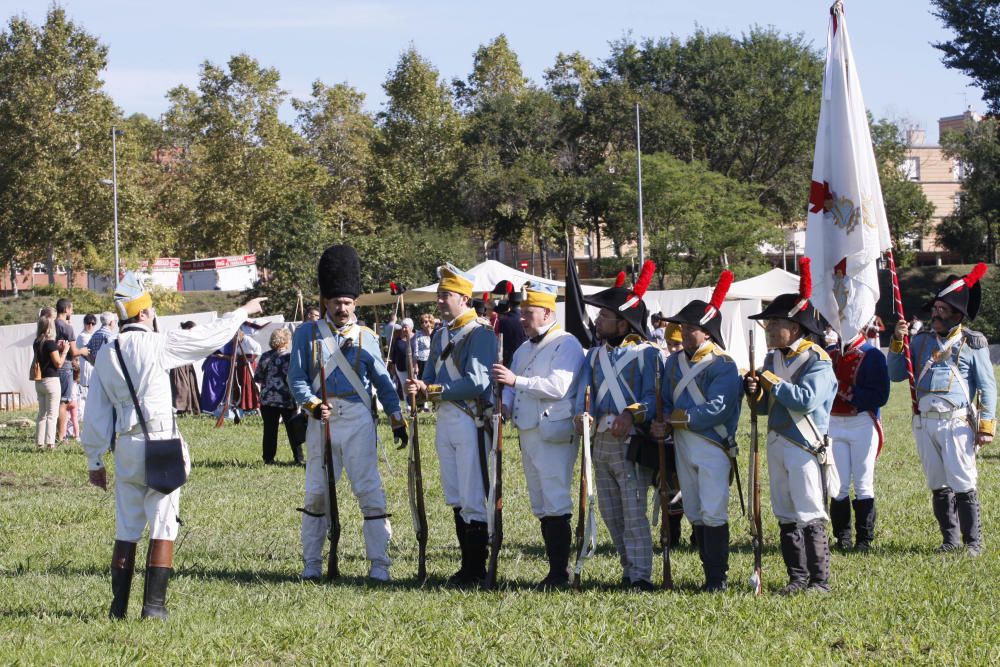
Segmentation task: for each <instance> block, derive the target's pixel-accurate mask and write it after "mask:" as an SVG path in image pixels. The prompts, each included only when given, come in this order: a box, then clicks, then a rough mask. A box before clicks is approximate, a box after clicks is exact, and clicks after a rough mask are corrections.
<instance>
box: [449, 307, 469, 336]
mask: <svg viewBox="0 0 1000 667" xmlns="http://www.w3.org/2000/svg"><path fill="white" fill-rule="evenodd" d="M474 319H476V311H475V310H473V309H472V308H470V309H468V310H467V311H465V312H464V313H462V314H461V315H459V316H458V317H456V318H455V319H453V320H452V321H451V323H450V324H448V331H455V330H456V329H461V328H462V327H464V326H465V325H466V324H468V323H469V322H471V321H472V320H474Z"/></svg>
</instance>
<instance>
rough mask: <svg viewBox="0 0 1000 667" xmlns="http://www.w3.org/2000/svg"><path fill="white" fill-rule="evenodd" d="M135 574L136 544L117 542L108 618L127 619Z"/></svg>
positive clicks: (113, 557)
mask: <svg viewBox="0 0 1000 667" xmlns="http://www.w3.org/2000/svg"><path fill="white" fill-rule="evenodd" d="M134 573H135V542H124V541H122V540H115V549H114V552H112V554H111V594H112V596H113V597H112V600H111V609H110V610H108V618H111V619H121V618H125V614H126V612H127V611H128V599H129V593H131V592H132V575H133V574H134Z"/></svg>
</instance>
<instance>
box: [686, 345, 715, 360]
mask: <svg viewBox="0 0 1000 667" xmlns="http://www.w3.org/2000/svg"><path fill="white" fill-rule="evenodd" d="M714 352H715V343H714V342H712V341H710V340H707V341H705V343H704V344H703V345H702V346H701V347H699V348H698V349H697V350H695V353H694V356H693V357H691V363H693V364H696V363H698V362H699V361H701V360H702V359H704V358H705V357H707V356H708V355H710V354H713V353H714Z"/></svg>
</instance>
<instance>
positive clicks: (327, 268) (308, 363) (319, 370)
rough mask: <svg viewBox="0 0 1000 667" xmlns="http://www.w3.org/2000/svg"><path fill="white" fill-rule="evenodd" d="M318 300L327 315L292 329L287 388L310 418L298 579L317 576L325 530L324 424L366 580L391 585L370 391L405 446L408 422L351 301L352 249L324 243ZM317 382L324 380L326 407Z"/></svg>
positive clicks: (356, 275) (355, 290)
mask: <svg viewBox="0 0 1000 667" xmlns="http://www.w3.org/2000/svg"><path fill="white" fill-rule="evenodd" d="M318 273H319V291H320V303H321V305H322V307H323V310H324V312H325V316H323V317H321V319H319V320H318V321H305V322H303V323H302V324H301V325H300V326H299V328H298V329H296V330H295V336H294V338H293V339H292V352H291V357H292V358H291V360H290V361H289V365H288V386H289V387H290V388H291V390H292V395H293V396H294V397H295V401H296V402H297V403H299V404H300V405H302V407H303V408H305V409H306V411H307V412H309V414H310V415H311V416H312V419H310V420H309V425H308V427H307V430H306V449H307V453H306V493H305V504H304V507H303V509H302V528H301V538H302V560H303V562H304V564H305V567H304V569H303V571H302V578H303V579H309V580H315V579H319V577H320V575H321V574H322V567H323V542H324V540H325V538H326V532H327V521H328V518H327V515H326V502H327V500H326V493H327V471H326V469H325V466H324V463H323V428H322V422H323V421H325V420H330V424H331V426H332V428H331V429H330V446H331V450H332V453H333V467H334V475H335V478H339V477H340V472H341V469H343V470H345V471H346V472H347V477H348V479H350V480H351V491H352V492H353V493H354V496H355V497H356V498H357V499H358V505H359V506H360V507H361V514H362V516H363V517H364V526H363V528H362V530H363V533H364V537H365V555H366V557H367V559H368V560H369V561H371V568H370V569H369V572H368V576H369V578H371V579H372V580H374V581H388V580H389V565H390V563H391V561H390V560H389V555H388V553H387V549H388V546H389V538H390V537H391V536H392V527H391V526H390V525H389V515H388V514H387V513H386V501H385V490H384V489H383V487H382V478H381V476H380V475H379V471H378V455H377V451H376V446H375V438H376V436H375V422H374V420H373V418H372V414H373V413H372V401H373V398H372V389H373V388H374V390H375V392H377V394H378V400H379V401H380V402H381V403H382V407H383V408H384V409H385V411H386V413H388V414H389V415H390V416H391V422H392V432H393V435H394V436H395V438H396V440H398V441H402V442H403V443H404V444H405V443H406V442H408V437H407V434H406V423H405V421H404V420H403V416H402V413H401V412H400V407H399V398H398V397H397V396H396V388H395V385H394V384H393V381H392V376H391V375H389V371H388V369H387V368H386V366H385V363H384V362H383V361H382V354H381V350H380V348H379V340H378V335H377V334H376V333H375V332H374V331H372V330H371V329H367V328H365V327H362V326H359V325H358V323H357V319H356V318H355V316H354V308H355V306H356V302H355V299H357V298H358V295H359V294H360V293H361V263H360V261H359V260H358V255H357V253H356V252H355V251H354V248H352V247H350V246H346V245H334V246H330V247H329V248H327V249H326V251H324V252H323V256H322V257H321V258H320V260H319V270H318ZM320 382H325V383H326V395H327V401H326V402H325V403H324V402H323V400H322V398H321V396H322V395H323V390H322V386H321V385H320Z"/></svg>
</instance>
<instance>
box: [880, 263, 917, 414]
mask: <svg viewBox="0 0 1000 667" xmlns="http://www.w3.org/2000/svg"><path fill="white" fill-rule="evenodd" d="M885 256H886V259H888V260H889V273H891V274H892V298H893V299H895V301H896V312H897V313H898V314H899V319H901V320H906V314H905V313H904V312H903V297H902V295H901V294H900V291H899V276H897V275H896V258H895V257H894V256H893V254H892V248H889V249H887V250H886V251H885ZM903 356H904V357H905V358H906V374H907V376H908V377H909V381H910V402H911V406H910V407H911V408H912V410H913V414H915V415H919V414H920V408H919V407H917V382H916V380H915V379H914V377H913V357H911V356H910V337H909V336H903Z"/></svg>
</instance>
